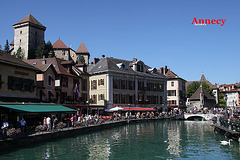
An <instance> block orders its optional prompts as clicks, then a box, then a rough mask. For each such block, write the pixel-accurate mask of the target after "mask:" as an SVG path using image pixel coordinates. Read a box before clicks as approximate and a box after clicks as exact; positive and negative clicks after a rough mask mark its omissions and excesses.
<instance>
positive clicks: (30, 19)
mask: <svg viewBox="0 0 240 160" xmlns="http://www.w3.org/2000/svg"><path fill="white" fill-rule="evenodd" d="M26 22H29V23H31V24H34V25H37V26H39V27H41V28H44V30H45V29H46V27H45V26H44V25H42V24H41V23H40V22H39V21H38V20H36V19H35V18H34V17H33V16H32V15H31V14H29V15H27V16H26V17H25V18H23V19H22V20H21V21H19V22H18V23H16V24H14V25H13V26H15V25H18V24H22V23H26Z"/></svg>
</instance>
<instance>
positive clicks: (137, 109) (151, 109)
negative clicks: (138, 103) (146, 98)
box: [123, 107, 156, 111]
mask: <svg viewBox="0 0 240 160" xmlns="http://www.w3.org/2000/svg"><path fill="white" fill-rule="evenodd" d="M123 110H124V111H156V109H153V108H131V107H130V108H123Z"/></svg>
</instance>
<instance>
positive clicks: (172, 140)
mask: <svg viewBox="0 0 240 160" xmlns="http://www.w3.org/2000/svg"><path fill="white" fill-rule="evenodd" d="M209 124H210V123H209V122H204V121H154V122H144V123H136V124H130V125H126V126H120V127H116V128H112V129H108V130H103V131H99V132H92V133H89V134H84V135H79V136H76V137H71V138H66V139H60V140H54V141H51V142H43V143H39V144H34V145H28V146H26V147H22V148H15V149H12V150H10V149H9V150H8V151H0V159H1V160H4V159H8V160H10V159H11V160H12V159H16V160H32V159H114V160H115V159H119V160H122V159H189V160H190V159H191V160H192V159H207V160H210V159H221V160H224V159H227V160H229V159H240V154H239V153H240V148H239V144H238V143H237V142H231V144H230V145H226V146H223V145H221V144H220V141H221V140H227V139H225V137H224V136H222V135H219V134H215V133H214V132H213V129H212V127H211V126H210V125H209Z"/></svg>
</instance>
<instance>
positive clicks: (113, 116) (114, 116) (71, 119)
mask: <svg viewBox="0 0 240 160" xmlns="http://www.w3.org/2000/svg"><path fill="white" fill-rule="evenodd" d="M176 114H182V111H181V110H180V111H179V110H172V111H170V112H161V113H159V112H122V111H120V112H111V113H108V115H98V114H97V113H96V114H94V115H92V114H81V115H77V114H72V115H69V114H68V115H67V116H65V117H63V118H60V117H57V116H56V115H48V116H46V117H43V118H42V120H39V121H38V122H37V124H36V126H35V127H37V126H41V131H52V130H56V129H58V128H63V127H77V126H88V125H96V124H102V123H106V122H110V121H119V120H130V119H151V118H166V117H171V116H175V115H176ZM58 118H59V119H58ZM29 122H30V121H29ZM59 123H60V124H62V126H61V125H58V124H59ZM27 124H28V125H27ZM29 124H30V123H28V121H26V120H25V119H24V117H22V118H21V120H20V121H18V126H17V128H20V129H21V132H22V133H26V132H28V130H27V129H28V128H29ZM26 126H28V127H26ZM32 127H34V126H32ZM10 128H13V127H11V126H10V125H9V123H8V122H7V121H4V122H3V123H2V127H1V129H2V135H5V136H6V134H7V130H8V129H10ZM26 128H27V129H26Z"/></svg>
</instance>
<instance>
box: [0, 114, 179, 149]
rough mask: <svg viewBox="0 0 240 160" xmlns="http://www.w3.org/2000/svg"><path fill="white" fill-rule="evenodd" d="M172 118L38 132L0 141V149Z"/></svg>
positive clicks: (107, 122)
mask: <svg viewBox="0 0 240 160" xmlns="http://www.w3.org/2000/svg"><path fill="white" fill-rule="evenodd" d="M174 118H175V117H174V116H165V117H151V118H133V119H130V120H129V119H118V120H113V119H112V120H106V121H104V122H101V123H90V124H87V123H83V124H81V125H79V126H75V127H66V128H57V129H53V130H51V131H38V132H34V133H32V134H28V135H21V134H19V135H16V136H13V137H9V138H7V139H4V140H0V149H7V148H13V147H20V146H25V145H27V144H33V143H38V142H43V141H49V140H53V139H60V138H67V137H71V136H77V135H80V134H85V133H90V132H93V131H99V130H103V129H108V128H112V127H117V126H121V125H127V124H130V123H141V122H147V121H156V120H164V119H174Z"/></svg>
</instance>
